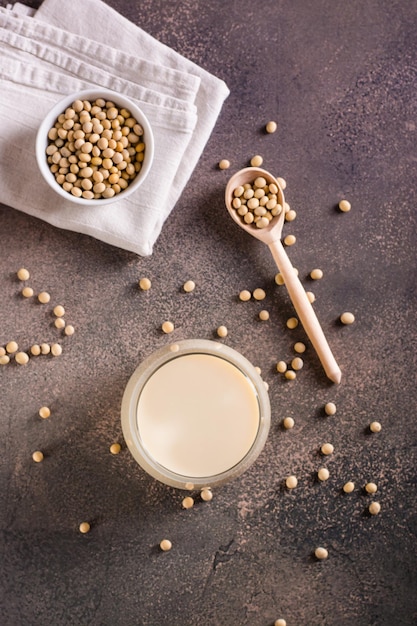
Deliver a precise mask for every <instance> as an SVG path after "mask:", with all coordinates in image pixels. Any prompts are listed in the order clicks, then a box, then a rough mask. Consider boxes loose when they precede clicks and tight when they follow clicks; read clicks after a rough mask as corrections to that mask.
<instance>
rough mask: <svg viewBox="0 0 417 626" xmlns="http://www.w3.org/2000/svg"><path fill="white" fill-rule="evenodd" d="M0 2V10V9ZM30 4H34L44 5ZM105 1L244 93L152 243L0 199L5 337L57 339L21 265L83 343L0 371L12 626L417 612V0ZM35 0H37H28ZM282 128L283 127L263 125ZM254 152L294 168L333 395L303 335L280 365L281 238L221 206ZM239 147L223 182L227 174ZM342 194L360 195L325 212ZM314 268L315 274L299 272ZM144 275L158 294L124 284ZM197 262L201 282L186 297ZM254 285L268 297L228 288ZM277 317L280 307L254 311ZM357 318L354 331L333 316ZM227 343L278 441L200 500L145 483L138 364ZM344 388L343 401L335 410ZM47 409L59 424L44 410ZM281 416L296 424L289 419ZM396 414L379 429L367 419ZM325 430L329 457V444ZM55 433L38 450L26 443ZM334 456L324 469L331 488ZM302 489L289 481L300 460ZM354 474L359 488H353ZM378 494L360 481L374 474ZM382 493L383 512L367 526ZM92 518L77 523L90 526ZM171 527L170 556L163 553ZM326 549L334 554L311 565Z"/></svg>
mask: <svg viewBox="0 0 417 626" xmlns="http://www.w3.org/2000/svg"><path fill="white" fill-rule="evenodd" d="M0 4H1V5H5V4H6V2H5V1H3V0H2V2H1V3H0ZM38 4H39V3H38ZM108 4H110V5H111V6H113V7H114V8H115V9H117V10H119V11H120V12H121V13H122V14H124V15H125V16H127V17H128V18H130V19H131V20H132V21H134V22H135V23H137V24H138V25H140V26H142V27H143V28H144V29H145V30H147V31H148V32H149V33H151V34H152V35H154V36H155V37H156V38H158V39H159V40H161V41H163V42H164V43H166V44H168V45H170V46H172V47H173V48H175V49H176V50H178V51H179V52H181V53H183V54H184V55H185V56H187V57H188V58H190V59H192V60H193V61H195V62H196V63H198V64H200V65H201V66H203V67H205V68H206V69H208V70H210V71H212V72H213V73H215V74H216V75H218V76H219V77H221V78H223V79H224V80H225V81H226V82H227V84H228V86H229V88H230V90H231V95H230V97H229V99H228V100H227V101H226V104H225V106H224V108H223V111H222V114H221V117H220V119H219V121H218V123H217V125H216V127H215V130H214V132H213V134H212V137H211V139H210V141H209V143H208V145H207V148H206V150H205V151H204V153H203V155H202V158H201V160H200V162H199V164H198V166H197V168H196V170H195V172H194V174H193V176H192V179H191V180H190V182H189V184H188V186H187V188H186V190H185V192H184V194H183V196H182V198H181V200H180V201H179V202H178V204H177V206H176V207H175V209H174V211H173V213H172V214H171V216H170V218H169V219H168V221H167V222H166V224H165V226H164V229H163V231H162V234H161V236H160V238H159V240H158V242H157V244H156V246H155V251H154V254H153V255H152V256H151V257H149V258H146V259H145V258H139V257H136V256H134V255H133V254H130V253H127V252H124V251H121V250H118V249H116V248H112V247H110V246H108V245H105V244H102V243H100V242H98V241H95V240H93V239H90V238H89V237H86V236H82V235H78V234H75V233H71V232H65V231H61V230H57V229H54V228H53V227H52V226H49V225H47V224H44V223H43V222H41V221H38V220H36V219H33V218H30V217H28V216H26V215H23V214H21V213H18V212H17V211H14V210H13V209H11V208H7V207H4V206H1V207H0V233H1V262H0V269H1V274H0V289H1V299H0V344H1V345H4V344H5V343H6V342H7V341H8V340H9V339H10V338H15V339H16V340H17V341H18V342H19V344H20V345H21V346H22V347H23V348H27V347H29V346H30V345H31V343H33V342H34V341H39V340H42V339H43V340H46V341H52V340H53V339H56V338H58V337H60V335H59V331H57V330H56V329H55V328H54V327H53V325H52V317H51V307H49V306H41V305H38V304H36V303H35V302H34V301H26V300H23V299H22V298H21V297H20V295H19V289H20V286H19V283H18V282H17V280H16V278H15V272H16V270H17V269H18V268H19V267H21V266H25V267H27V268H28V269H29V270H30V271H31V279H30V281H29V282H30V284H31V285H32V286H33V288H34V289H35V292H38V291H40V290H42V289H46V290H48V291H49V292H50V293H51V295H52V301H53V303H54V304H56V303H63V304H64V305H65V308H66V309H67V312H68V313H67V315H66V319H67V321H68V322H70V323H73V324H74V326H75V328H76V334H75V335H74V336H73V337H72V338H65V339H64V340H62V343H63V346H64V352H63V354H62V356H61V357H60V358H57V359H52V358H46V357H44V358H39V359H37V360H32V361H31V362H30V363H29V365H28V366H27V367H19V366H17V365H15V364H11V365H10V366H7V367H2V368H1V371H0V377H1V390H2V393H1V420H0V421H1V435H0V440H1V446H2V455H1V456H2V470H1V488H2V489H1V490H2V496H3V498H2V504H1V509H0V511H1V525H2V529H3V532H2V549H1V550H2V559H1V570H2V587H3V598H2V601H1V604H0V623H1V624H2V625H4V626H26V625H30V626H35V625H38V624H44V623H49V624H52V625H54V626H61V625H65V626H66V625H74V626H86V625H91V626H98V625H106V626H107V625H108V626H119V625H120V626H133V625H135V626H142V625H143V626H220V625H221V626H237V625H239V626H240V625H242V626H243V625H249V626H272V624H273V622H274V620H275V619H277V618H278V617H283V618H285V619H286V620H287V624H288V626H304V625H306V626H319V625H320V626H321V625H323V626H324V625H325V626H345V625H346V626H347V625H348V624H355V625H357V626H371V625H375V626H384V625H388V624H389V625H391V624H395V625H396V626H403V625H412V624H415V623H417V594H416V590H417V556H416V534H417V521H416V513H417V506H416V460H417V459H416V443H417V422H416V406H415V399H416V356H415V354H416V348H417V345H416V343H417V342H416V315H415V313H416V309H415V304H416V286H415V282H416V262H415V247H416V244H417V237H416V217H415V211H416V208H415V207H416V201H417V193H416V186H415V180H416V159H417V156H416V148H415V145H416V123H417V121H416V113H417V110H416V109H417V104H416V102H417V100H416V97H415V94H416V91H417V76H416V67H417V60H416V55H417V46H416V43H417V41H416V33H417V19H416V18H417V3H416V2H414V1H411V2H399V1H395V0H394V1H392V0H390V1H389V2H388V1H386V0H380V1H379V2H367V3H364V2H360V1H359V0H353V1H351V2H344V1H342V0H332V1H330V0H327V1H326V0H317V1H316V2H308V1H307V0H306V1H302V0H297V1H296V2H284V1H283V0H281V1H278V2H275V1H272V0H269V1H266V0H264V1H261V2H256V3H254V2H249V1H248V0H242V1H241V2H233V3H232V2H222V1H220V0H213V1H212V2H205V1H203V0H199V1H198V2H196V1H195V0H180V1H178V2H170V3H167V2H163V1H162V0H159V1H156V0H144V1H143V2H140V3H138V2H136V1H134V0H126V1H125V0H124V1H123V2H122V1H119V0H113V1H109V2H108ZM32 6H37V3H35V2H33V3H32ZM269 119H275V120H277V122H278V125H279V130H278V132H277V133H276V134H274V135H269V136H268V135H266V134H264V132H263V130H262V129H263V126H264V124H265V123H266V122H267V121H268V120H269ZM254 154H262V155H263V156H264V165H265V167H266V168H267V169H270V170H271V171H273V172H276V173H277V174H279V175H280V176H283V177H284V178H285V179H286V180H287V183H288V186H287V190H286V196H287V200H288V202H289V203H290V204H291V206H292V207H293V208H295V209H296V210H297V214H298V217H297V219H296V221H295V222H294V223H293V224H291V225H287V226H286V227H285V232H286V233H294V234H295V235H296V236H297V243H296V245H295V246H294V247H292V248H291V249H290V250H289V254H290V256H291V258H292V260H293V263H294V265H295V266H296V267H298V268H299V271H300V276H301V277H302V279H303V282H304V284H305V286H306V287H309V288H311V289H312V290H313V291H314V292H315V294H316V296H317V301H316V303H315V305H314V306H315V308H316V311H317V314H318V316H319V319H320V320H321V322H322V325H323V328H324V330H325V333H326V335H327V337H328V339H329V343H330V344H331V346H332V348H333V351H334V353H335V355H336V357H337V359H338V361H339V363H340V366H341V368H342V370H343V381H342V384H341V385H340V386H338V387H335V386H334V385H331V384H330V383H329V382H328V381H327V380H326V379H325V376H324V374H323V372H322V370H321V367H320V365H319V363H318V361H317V358H316V357H315V355H314V353H313V351H312V349H311V348H309V349H308V351H307V352H306V356H305V367H304V370H303V371H302V372H301V373H300V375H299V377H298V379H297V380H296V381H294V382H284V380H283V379H282V378H281V376H280V375H278V374H277V373H276V371H274V366H275V363H276V361H277V360H279V359H285V360H288V359H290V358H291V356H292V355H293V351H292V344H293V343H294V341H296V340H303V338H304V335H303V332H302V330H300V329H297V330H295V331H291V332H290V331H288V330H287V329H286V328H285V320H286V319H287V317H289V316H291V315H292V307H291V304H290V302H289V299H288V297H287V295H286V293H285V288H284V287H277V286H276V285H275V284H274V274H275V271H276V270H275V267H274V264H273V261H272V258H271V256H270V254H269V252H268V249H267V248H266V247H264V246H262V244H260V243H259V242H257V241H255V240H252V239H250V238H249V237H248V236H247V235H246V234H245V233H244V232H243V231H240V230H239V229H238V228H237V227H236V226H235V225H234V224H233V223H232V221H231V220H230V218H228V216H227V214H226V212H225V208H224V204H223V193H224V187H225V184H226V181H227V178H228V176H229V174H230V172H231V171H235V170H237V169H239V168H240V167H242V166H245V165H246V164H247V163H248V160H249V159H250V158H251V156H252V155H254ZM220 158H228V159H230V161H231V162H232V168H231V170H229V172H227V171H226V172H222V171H219V170H218V169H217V167H216V164H217V162H218V161H219V159H220ZM342 197H347V198H348V199H349V200H350V201H351V203H352V211H351V212H350V213H349V214H342V213H340V212H338V211H337V210H336V208H335V207H336V205H337V202H338V201H339V200H340V199H341V198H342ZM313 267H321V268H322V269H323V271H324V278H323V279H322V281H320V282H316V283H314V284H312V281H309V280H308V279H307V278H306V276H307V275H308V273H309V271H310V270H311V269H312V268H313ZM144 275H146V276H149V277H150V278H151V279H152V281H153V287H152V289H151V291H150V292H148V293H141V292H139V290H138V289H137V288H136V283H137V280H138V279H139V278H140V277H141V276H144ZM189 278H192V279H193V280H194V281H195V282H196V284H197V288H196V290H195V292H194V293H192V294H184V293H182V291H181V286H182V284H183V282H184V281H185V280H187V279H189ZM255 287H263V288H265V290H266V291H267V299H266V300H265V301H264V303H262V304H261V303H256V302H254V301H251V302H249V303H240V302H238V300H237V293H238V292H239V291H240V290H241V289H243V288H248V289H254V288H255ZM260 308H267V309H268V310H269V312H270V315H271V319H270V321H269V322H267V323H262V322H259V321H258V320H257V318H256V315H257V312H258V311H259V309H260ZM345 310H348V311H352V312H354V313H355V315H356V320H357V321H356V322H355V324H354V325H352V326H350V327H342V326H341V325H340V324H338V322H337V319H338V316H339V315H340V313H341V312H343V311H345ZM167 318H169V319H172V320H173V321H174V322H175V324H176V330H175V333H174V335H173V336H174V337H175V339H183V338H189V337H195V336H198V337H202V338H214V333H215V329H216V327H217V326H218V325H219V324H226V325H227V327H228V328H229V336H228V337H227V339H226V340H225V342H226V343H227V344H228V345H230V346H232V347H234V348H236V349H238V350H239V351H241V352H242V353H243V354H244V355H245V356H247V357H248V358H250V359H251V360H252V362H253V363H254V364H255V365H258V366H259V367H261V368H262V375H263V377H264V379H265V380H266V381H267V382H268V383H269V388H270V398H271V404H272V428H271V432H270V437H269V439H268V442H267V445H266V448H265V450H264V452H263V453H262V454H261V456H260V457H259V459H258V461H257V462H256V464H255V465H254V466H253V467H252V468H251V469H250V470H249V471H248V472H247V473H246V474H245V475H244V476H242V477H241V478H240V479H238V480H237V481H236V482H234V483H230V484H229V485H226V486H224V487H222V488H219V489H218V490H217V491H215V494H214V499H213V501H212V502H211V503H203V502H198V503H197V504H196V506H195V507H194V508H193V509H191V510H188V511H185V510H182V509H181V499H182V497H183V494H182V492H178V491H175V490H173V489H170V488H167V487H165V486H163V485H162V484H159V483H157V482H155V481H154V480H152V479H151V478H149V477H148V476H147V475H146V474H144V472H142V470H141V469H140V468H139V467H138V466H137V465H136V464H135V462H134V461H133V459H132V457H131V456H130V454H129V452H128V451H127V450H126V448H125V446H123V449H122V452H121V454H120V455H118V456H112V455H110V454H109V451H108V448H109V445H110V444H111V443H112V442H113V441H120V442H121V443H123V440H122V435H121V427H120V418H119V412H120V402H121V398H122V394H123V389H124V386H125V384H126V382H127V380H128V378H129V376H130V375H131V373H132V372H133V370H134V368H135V367H136V365H137V364H138V363H139V362H140V361H141V360H142V359H143V358H144V357H145V356H147V355H148V354H150V353H151V352H152V351H153V350H154V349H155V348H157V347H159V346H161V345H163V344H164V343H166V342H169V341H171V340H172V336H171V337H167V336H164V335H163V334H162V333H161V332H160V330H159V329H160V324H161V322H162V321H164V320H165V319H167ZM327 401H334V402H336V404H337V407H338V411H337V414H336V415H335V416H334V417H325V416H324V414H323V410H322V407H323V405H324V403H325V402H327ZM44 404H46V405H48V406H50V407H51V410H52V416H51V418H50V419H49V420H41V419H40V418H39V417H38V416H37V412H38V409H39V408H40V407H41V406H42V405H44ZM286 415H290V416H293V417H294V419H295V427H294V429H293V430H292V431H288V432H284V431H283V430H282V428H281V426H280V422H281V420H282V418H283V417H285V416H286ZM374 419H377V420H379V421H380V422H381V423H382V431H381V432H380V433H379V434H370V433H369V430H368V428H367V427H368V425H369V423H370V422H371V421H372V420H374ZM325 441H331V442H332V443H333V444H334V446H335V453H334V454H333V455H332V457H331V458H328V459H322V458H320V455H319V454H318V450H319V447H320V445H321V444H322V443H324V442H325ZM36 449H42V450H43V451H44V454H45V460H44V461H43V463H40V464H36V463H34V462H33V461H32V459H31V454H32V452H33V451H34V450H36ZM322 465H325V466H327V467H328V468H329V470H330V479H329V480H328V481H327V482H326V483H323V484H319V483H318V482H317V480H316V478H315V476H316V472H317V469H318V468H319V467H320V466H322ZM293 473H294V474H295V475H297V477H298V479H299V486H298V487H297V489H296V490H295V491H294V492H291V493H289V492H287V491H286V490H285V489H284V488H283V481H284V479H285V477H286V476H287V475H288V474H293ZM347 480H354V481H355V484H356V490H355V491H354V492H353V494H351V495H345V494H342V493H341V486H342V485H343V484H344V482H346V481H347ZM370 480H372V481H374V482H376V483H377V484H378V493H377V494H376V495H375V496H369V495H365V493H364V490H363V486H364V484H365V483H366V482H368V481H370ZM372 499H377V500H378V501H379V502H380V503H381V507H382V510H381V513H380V515H378V516H376V517H372V516H370V515H369V514H368V513H367V507H368V505H369V502H370V501H371V500H372ZM83 520H89V521H90V522H91V525H92V529H91V532H90V533H89V534H88V535H85V536H83V535H81V534H80V533H79V532H78V525H79V523H80V522H81V521H83ZM163 537H169V538H170V539H171V541H172V542H173V549H172V551H171V552H169V553H161V552H160V551H159V549H158V547H157V546H158V543H159V541H160V540H161V539H162V538H163ZM318 545H323V546H326V547H327V548H328V550H329V558H328V560H327V561H324V562H317V561H316V560H315V559H314V557H313V556H312V554H313V552H314V549H315V548H316V547H317V546H318Z"/></svg>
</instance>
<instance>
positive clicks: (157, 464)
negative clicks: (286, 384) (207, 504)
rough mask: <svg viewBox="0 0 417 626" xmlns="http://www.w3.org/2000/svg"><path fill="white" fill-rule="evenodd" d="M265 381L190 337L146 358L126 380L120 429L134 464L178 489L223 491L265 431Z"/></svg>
mask: <svg viewBox="0 0 417 626" xmlns="http://www.w3.org/2000/svg"><path fill="white" fill-rule="evenodd" d="M270 418H271V409H270V403H269V397H268V393H267V390H266V387H265V384H264V382H263V380H262V379H261V377H260V375H259V374H258V372H257V371H256V369H255V368H254V367H253V365H252V364H251V363H250V362H249V361H248V360H247V359H246V358H245V357H244V356H243V355H242V354H240V353H239V352H237V351H236V350H234V349H232V348H230V347H228V346H225V345H223V344H221V343H219V342H216V341H209V340H206V339H187V340H184V341H179V342H178V343H174V344H171V345H168V346H165V347H163V348H161V349H160V350H157V351H156V352H154V353H153V354H152V355H151V356H149V357H148V358H147V359H146V360H145V361H144V362H143V363H142V364H141V365H139V367H138V368H137V369H136V370H135V372H134V373H133V375H132V377H131V378H130V380H129V382H128V384H127V386H126V389H125V392H124V395H123V401H122V428H123V434H124V437H125V440H126V443H127V445H128V447H129V449H130V452H131V453H132V455H133V457H134V458H135V459H136V461H137V462H138V463H139V465H141V467H142V468H143V469H144V470H145V471H146V472H148V473H149V474H150V475H151V476H153V477H154V478H156V479H157V480H160V481H161V482H163V483H165V484H167V485H170V486H171V487H177V488H180V489H194V488H196V489H201V488H203V487H213V486H215V485H220V484H222V483H225V482H227V481H229V480H232V479H233V478H236V477H237V476H239V475H240V474H242V473H243V472H244V471H246V470H247V469H248V468H249V467H250V466H251V465H252V463H253V462H254V461H255V460H256V458H257V457H258V455H259V454H260V452H261V450H262V448H263V446H264V444H265V441H266V438H267V436H268V432H269V426H270Z"/></svg>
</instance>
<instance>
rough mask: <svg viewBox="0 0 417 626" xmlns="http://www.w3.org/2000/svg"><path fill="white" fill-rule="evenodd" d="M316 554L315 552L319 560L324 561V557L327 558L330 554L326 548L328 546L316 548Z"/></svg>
mask: <svg viewBox="0 0 417 626" xmlns="http://www.w3.org/2000/svg"><path fill="white" fill-rule="evenodd" d="M314 554H315V557H316V559H318V560H319V561H323V560H324V559H327V557H328V556H329V553H328V551H327V550H326V548H322V547H318V548H316V549H315V551H314Z"/></svg>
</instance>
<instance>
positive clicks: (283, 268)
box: [225, 167, 342, 383]
mask: <svg viewBox="0 0 417 626" xmlns="http://www.w3.org/2000/svg"><path fill="white" fill-rule="evenodd" d="M258 176H263V178H265V180H266V182H267V183H268V184H271V183H274V184H275V185H276V186H277V188H278V200H279V204H281V206H282V211H281V213H279V215H277V216H276V217H273V218H272V220H271V221H270V222H269V224H268V225H267V226H266V227H264V228H258V227H257V226H256V224H246V223H245V222H244V221H243V219H242V218H241V216H240V215H239V214H238V212H237V210H236V209H235V208H234V207H233V204H232V202H233V198H234V191H235V189H236V188H237V187H239V186H240V185H244V184H245V183H250V184H251V185H252V184H253V182H254V180H255V179H256V178H257V177H258ZM225 202H226V207H227V210H228V211H229V214H230V215H231V217H232V219H233V220H234V221H235V222H236V224H237V225H238V226H240V228H243V230H244V231H246V232H247V233H248V234H249V235H252V237H256V239H259V240H260V241H262V242H263V243H265V244H266V245H267V246H268V247H269V249H270V251H271V254H272V256H273V258H274V261H275V263H276V264H277V267H278V269H279V271H280V273H281V275H282V277H283V279H284V283H285V286H286V288H287V291H288V294H289V296H290V298H291V301H292V303H293V305H294V308H295V310H296V312H297V315H298V317H299V319H300V322H301V323H302V325H303V327H304V330H305V331H306V333H307V336H308V337H309V339H310V341H311V343H312V344H313V347H314V349H315V350H316V352H317V355H318V357H319V359H320V361H321V363H322V365H323V368H324V371H325V372H326V375H327V376H328V378H330V380H332V381H333V382H335V383H340V380H341V378H342V373H341V371H340V368H339V366H338V364H337V363H336V360H335V358H334V356H333V354H332V351H331V350H330V347H329V344H328V343H327V339H326V337H325V336H324V333H323V330H322V328H321V326H320V322H319V321H318V319H317V316H316V314H315V311H314V309H313V307H312V306H311V302H310V300H309V299H308V297H307V294H306V292H305V289H304V287H303V285H302V284H301V282H300V280H299V278H298V276H297V274H296V272H295V270H294V268H293V266H292V264H291V261H290V259H289V258H288V255H287V253H286V251H285V248H284V246H283V245H282V243H281V234H282V228H283V225H284V221H285V200H284V194H283V191H282V189H281V187H280V185H279V183H278V181H277V179H276V178H275V177H274V176H273V175H272V174H271V173H270V172H268V171H266V170H263V169H261V168H259V167H246V168H244V169H242V170H239V171H238V172H236V174H234V175H233V176H232V177H231V178H230V180H229V182H228V183H227V185H226V191H225Z"/></svg>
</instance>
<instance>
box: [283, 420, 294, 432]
mask: <svg viewBox="0 0 417 626" xmlns="http://www.w3.org/2000/svg"><path fill="white" fill-rule="evenodd" d="M282 425H283V426H284V428H285V430H291V428H294V420H293V418H292V417H284V419H283V420H282Z"/></svg>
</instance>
